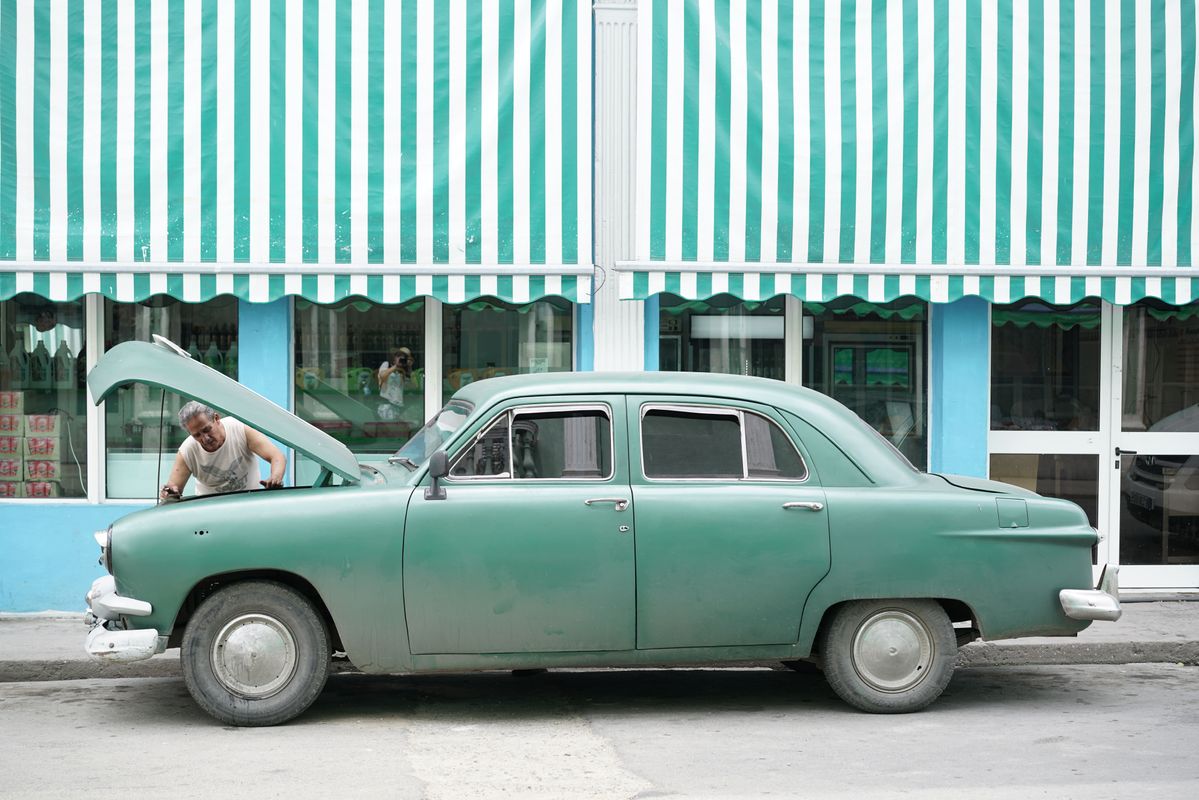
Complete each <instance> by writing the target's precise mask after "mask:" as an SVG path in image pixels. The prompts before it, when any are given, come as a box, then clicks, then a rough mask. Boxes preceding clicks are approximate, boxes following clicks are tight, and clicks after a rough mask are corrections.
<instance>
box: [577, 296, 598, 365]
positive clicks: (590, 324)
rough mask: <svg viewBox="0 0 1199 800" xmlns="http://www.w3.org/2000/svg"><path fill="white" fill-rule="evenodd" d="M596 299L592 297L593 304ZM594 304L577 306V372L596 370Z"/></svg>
mask: <svg viewBox="0 0 1199 800" xmlns="http://www.w3.org/2000/svg"><path fill="white" fill-rule="evenodd" d="M594 301H595V297H594V295H592V303H594ZM592 303H578V304H576V305H575V309H576V311H575V371H576V372H591V371H592V370H594V369H595V306H594V305H592Z"/></svg>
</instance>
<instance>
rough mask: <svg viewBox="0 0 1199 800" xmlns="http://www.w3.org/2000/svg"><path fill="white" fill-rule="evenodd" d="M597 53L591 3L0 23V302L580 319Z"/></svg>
mask: <svg viewBox="0 0 1199 800" xmlns="http://www.w3.org/2000/svg"><path fill="white" fill-rule="evenodd" d="M591 31H592V25H591V3H590V2H588V1H587V0H522V2H516V3H513V2H500V3H492V2H486V3H483V2H470V3H465V2H463V3H457V2H456V3H439V2H429V1H426V0H404V2H398V1H397V2H385V1H384V0H353V2H349V1H348V0H347V2H333V1H332V0H262V2H259V0H254V1H253V2H250V0H171V1H170V2H166V1H165V0H164V2H153V3H133V2H121V3H108V4H102V3H98V2H85V3H67V2H30V1H29V0H16V1H15V2H14V1H13V0H8V1H7V2H0V299H3V298H5V297H9V296H11V294H12V293H13V292H16V291H22V290H24V288H25V287H32V288H31V289H29V290H31V291H36V292H39V293H46V294H47V296H52V297H55V298H59V297H61V298H69V297H72V296H77V295H78V293H79V292H85V293H86V292H93V291H96V292H100V293H103V294H105V295H108V296H111V297H114V299H121V300H126V299H131V298H132V299H137V298H140V297H142V296H144V295H145V294H146V293H148V292H156V291H158V290H162V291H164V292H165V293H167V294H171V295H174V296H176V297H179V298H180V299H185V300H193V299H199V300H203V299H207V298H209V297H211V296H213V295H214V294H234V295H237V296H238V297H240V298H242V299H245V300H249V301H252V302H257V301H259V300H271V299H275V298H277V297H282V296H284V295H288V294H295V295H299V296H303V297H306V298H308V299H310V300H316V301H321V302H323V301H324V300H326V299H341V298H342V297H344V296H347V295H358V296H363V297H368V298H370V299H373V300H379V301H381V302H403V301H404V300H406V299H408V298H410V297H411V296H413V293H415V294H418V295H427V296H431V297H437V298H439V299H442V300H446V301H448V302H454V301H456V300H469V299H472V298H473V297H475V296H478V295H479V294H493V295H496V296H500V297H502V298H503V299H510V300H515V301H518V302H519V301H520V300H521V299H536V298H537V297H540V296H543V295H547V294H558V295H561V296H563V297H567V298H569V299H571V300H575V301H579V302H586V301H587V300H588V295H589V286H590V274H591V249H592V246H591V239H592V233H591V169H592V156H591V154H592V146H591V85H592V80H591V77H592V76H591ZM6 262H7V263H6ZM582 275H585V276H586V277H580V276H582ZM584 285H586V286H587V287H588V288H587V289H586V290H585V289H584V288H583V287H584Z"/></svg>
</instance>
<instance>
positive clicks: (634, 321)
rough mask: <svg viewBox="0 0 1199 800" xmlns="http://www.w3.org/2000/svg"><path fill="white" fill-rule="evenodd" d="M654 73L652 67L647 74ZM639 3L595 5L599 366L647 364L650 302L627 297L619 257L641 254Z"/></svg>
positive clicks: (634, 367) (618, 367)
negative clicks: (638, 249)
mask: <svg viewBox="0 0 1199 800" xmlns="http://www.w3.org/2000/svg"><path fill="white" fill-rule="evenodd" d="M643 78H644V79H646V80H648V79H649V75H648V73H647V74H646V75H644V76H643ZM637 79H638V72H637V4H636V0H623V1H622V2H617V1H616V0H613V2H608V3H605V4H603V5H598V6H596V8H595V151H594V156H593V157H594V159H595V164H596V169H595V193H594V197H595V205H594V209H595V210H594V214H595V263H596V264H597V265H598V266H599V267H600V270H597V272H596V276H597V284H598V289H597V291H595V292H594V294H593V295H592V298H591V302H592V303H593V305H594V315H593V317H592V325H593V326H594V328H593V329H594V331H595V339H594V343H595V369H596V370H601V371H602V370H640V369H642V368H643V366H644V360H645V304H644V303H642V302H640V301H634V300H621V299H620V296H619V292H618V291H617V276H616V271H615V264H616V262H617V261H619V260H622V259H629V258H633V256H634V253H635V233H636V219H637V217H636V210H637V209H636V205H637V203H636V200H637V196H636V191H635V189H636V144H637Z"/></svg>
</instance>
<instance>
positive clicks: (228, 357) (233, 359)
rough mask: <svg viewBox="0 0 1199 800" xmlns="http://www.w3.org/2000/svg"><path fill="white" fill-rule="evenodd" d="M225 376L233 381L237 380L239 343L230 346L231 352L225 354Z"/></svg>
mask: <svg viewBox="0 0 1199 800" xmlns="http://www.w3.org/2000/svg"><path fill="white" fill-rule="evenodd" d="M225 374H226V375H228V376H229V377H230V378H233V380H237V342H236V341H234V342H233V344H231V345H229V352H228V353H226V354H225Z"/></svg>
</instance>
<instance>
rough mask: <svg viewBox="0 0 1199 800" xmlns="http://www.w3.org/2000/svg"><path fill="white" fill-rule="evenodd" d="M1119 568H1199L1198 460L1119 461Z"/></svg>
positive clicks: (1182, 457)
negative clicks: (1133, 565)
mask: <svg viewBox="0 0 1199 800" xmlns="http://www.w3.org/2000/svg"><path fill="white" fill-rule="evenodd" d="M1120 563H1121V564H1199V455H1193V454H1181V455H1178V454H1175V455H1135V456H1133V455H1124V456H1121V457H1120Z"/></svg>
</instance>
